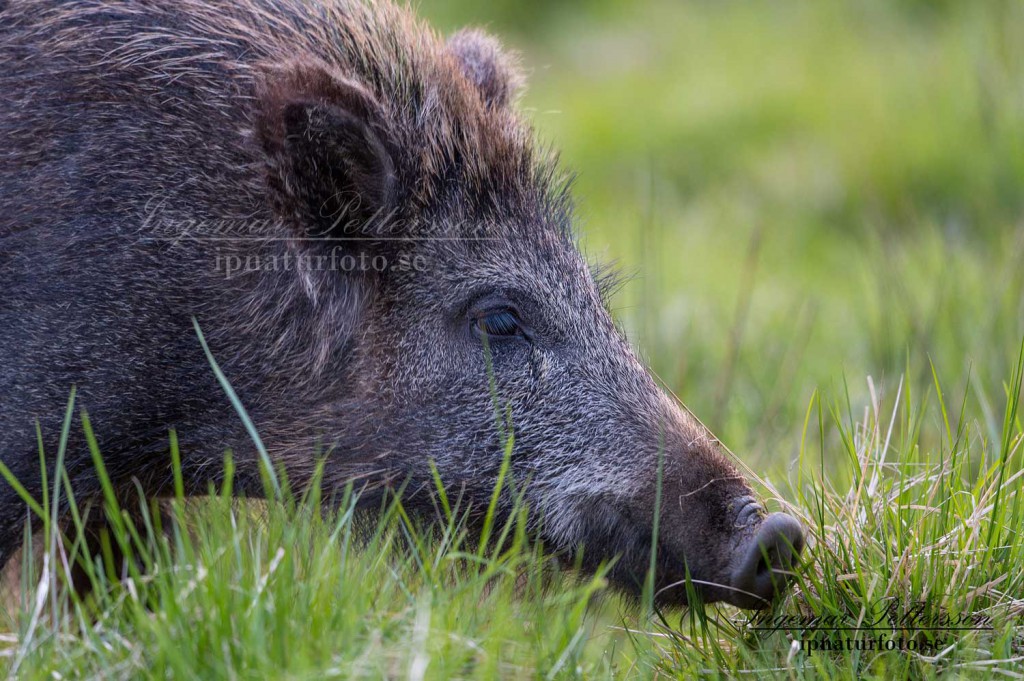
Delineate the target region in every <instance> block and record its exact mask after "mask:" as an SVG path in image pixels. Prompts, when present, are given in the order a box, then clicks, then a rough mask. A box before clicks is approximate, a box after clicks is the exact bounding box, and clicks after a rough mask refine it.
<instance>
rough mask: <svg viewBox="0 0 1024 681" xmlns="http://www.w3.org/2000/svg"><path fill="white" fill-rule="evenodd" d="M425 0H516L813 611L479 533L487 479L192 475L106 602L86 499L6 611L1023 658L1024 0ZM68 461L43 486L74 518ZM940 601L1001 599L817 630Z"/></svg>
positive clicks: (568, 127) (213, 657)
mask: <svg viewBox="0 0 1024 681" xmlns="http://www.w3.org/2000/svg"><path fill="white" fill-rule="evenodd" d="M421 10H422V13H423V14H424V15H426V16H429V17H431V18H433V19H434V20H435V21H436V22H437V23H438V24H439V25H441V26H443V27H445V28H446V29H448V28H453V27H455V26H458V25H461V24H464V23H483V24H488V25H490V26H491V28H492V29H493V30H495V31H496V32H498V33H500V34H502V35H503V36H504V37H505V38H506V43H510V44H512V45H513V46H515V47H518V48H519V49H521V50H522V51H523V53H524V60H525V63H526V66H527V67H528V69H529V70H530V72H531V76H530V83H531V85H530V89H529V91H528V92H527V94H526V95H525V98H524V101H523V105H524V106H525V107H527V108H528V109H529V110H530V111H531V112H532V116H533V118H534V120H535V123H536V126H537V128H538V131H539V133H540V135H541V136H542V138H544V139H545V140H548V141H550V142H552V143H553V144H554V145H555V146H556V147H559V148H561V149H562V150H563V158H564V159H565V161H566V163H567V164H568V165H569V166H571V167H573V168H574V169H576V170H578V171H580V176H579V179H578V180H577V183H576V191H577V197H578V199H579V202H580V204H581V206H580V213H581V224H580V228H581V236H582V239H583V244H584V246H585V248H586V250H587V252H588V253H589V254H590V255H591V256H592V257H594V258H596V259H612V260H617V261H618V262H619V263H620V264H621V265H622V266H623V267H624V268H625V269H626V271H627V272H636V273H637V276H636V277H634V278H633V279H632V280H630V281H629V282H627V284H626V285H625V286H624V287H623V289H622V290H621V292H620V293H619V294H618V296H617V298H616V299H615V310H616V314H617V316H618V317H619V319H620V320H621V322H622V323H623V325H624V326H625V328H626V329H627V331H628V333H629V335H630V338H631V339H632V340H633V341H634V342H635V344H636V345H637V346H638V348H640V349H641V351H642V352H643V353H644V356H645V358H646V359H647V361H648V362H649V363H650V364H651V366H652V367H653V368H654V370H655V371H656V372H657V374H658V375H659V376H660V377H661V378H662V379H663V380H664V381H665V383H666V385H668V386H669V388H671V389H672V390H673V391H675V392H676V393H677V394H678V395H679V396H680V397H681V398H682V399H683V400H684V401H685V402H686V403H687V404H688V406H689V407H690V408H691V409H692V410H693V411H694V412H695V413H696V414H697V415H698V416H700V417H701V418H702V420H704V421H705V422H706V423H707V424H708V425H709V426H710V427H711V428H712V429H713V430H714V431H715V432H716V433H717V434H718V435H719V436H720V437H721V439H722V440H723V441H724V443H725V444H727V445H728V446H729V447H730V448H731V449H732V450H733V451H734V452H736V455H737V458H738V460H740V461H742V462H744V464H745V465H746V466H747V467H748V472H749V473H750V475H751V477H752V478H755V479H757V480H759V487H760V491H761V492H762V494H763V495H764V496H765V497H766V498H767V499H768V500H769V505H770V506H772V507H773V508H774V509H786V510H788V511H789V512H790V513H793V514H796V515H798V516H799V517H800V518H801V519H802V520H803V521H804V523H805V526H806V527H807V528H808V529H809V530H810V534H811V541H810V545H809V546H808V549H807V551H806V565H805V566H804V568H803V570H802V571H801V575H800V578H799V580H798V583H797V584H796V587H795V589H794V591H793V593H792V594H791V595H790V596H789V597H788V598H787V599H785V600H784V601H783V602H782V603H780V604H779V606H778V608H777V609H776V610H775V611H773V612H772V613H771V616H772V617H773V618H776V619H775V620H774V621H779V620H778V619H777V618H785V617H789V618H796V620H799V622H801V623H802V624H803V626H802V627H801V626H800V625H797V626H795V627H791V628H787V629H783V630H779V631H767V630H764V629H761V630H755V629H754V628H753V627H752V626H751V625H750V624H749V623H748V616H747V615H745V614H741V613H739V612H738V611H735V610H732V609H730V608H726V607H708V608H706V609H692V610H689V611H685V612H663V613H659V612H651V611H649V610H645V609H644V608H642V607H638V606H635V605H630V604H628V603H626V602H624V601H623V600H622V599H621V598H620V597H619V596H617V595H616V594H614V593H612V592H610V591H609V590H608V589H607V588H606V586H605V585H604V583H603V581H602V580H601V578H600V576H598V577H596V578H578V577H576V576H574V575H572V574H571V571H566V570H563V569H561V568H559V567H558V566H557V565H556V564H555V562H554V559H552V558H550V557H545V555H544V554H543V552H542V551H541V548H540V547H537V546H536V545H534V544H533V543H532V542H530V541H529V536H528V534H526V533H525V532H524V530H523V527H522V524H521V522H520V521H519V520H518V516H515V517H514V520H513V521H512V522H511V523H510V524H509V525H507V526H506V525H504V524H502V523H498V524H497V525H496V526H495V527H494V529H493V535H492V536H494V537H501V536H502V533H503V532H504V533H506V534H505V536H504V539H503V540H502V541H500V542H493V543H491V544H490V545H485V546H483V547H482V548H481V546H480V543H479V541H478V538H475V537H473V536H472V535H470V534H468V533H466V532H465V522H464V520H465V519H464V518H463V517H462V516H461V515H460V513H459V512H458V510H453V511H452V513H451V514H450V518H449V519H448V520H445V521H444V522H442V523H441V526H440V527H436V528H432V529H431V528H426V527H424V526H423V525H422V524H421V522H420V521H419V520H414V519H409V518H407V517H406V516H404V515H403V513H402V510H401V507H400V505H397V504H394V503H392V504H391V505H390V506H388V507H387V508H385V509H383V511H382V513H381V516H380V518H381V519H380V520H372V519H370V518H367V517H364V516H362V515H360V514H357V513H351V512H350V502H351V497H346V499H345V500H343V501H342V503H341V504H340V505H339V506H338V510H337V511H336V512H329V513H320V512H318V511H317V507H318V503H319V502H318V499H316V498H308V499H292V500H287V498H286V500H285V501H284V502H282V503H277V504H268V505H265V506H258V507H255V508H254V507H249V506H242V505H240V504H238V503H237V502H234V503H233V502H231V501H230V500H229V499H227V498H225V497H221V496H219V495H215V496H214V497H213V498H211V499H210V500H207V501H205V502H203V503H199V504H194V503H190V504H189V505H188V507H187V509H186V510H187V522H186V524H187V526H188V527H189V531H188V532H186V533H181V532H178V531H177V530H172V533H171V535H170V536H169V537H168V538H160V535H159V533H158V532H156V531H155V528H152V527H148V526H147V524H146V523H145V522H142V523H141V524H138V526H137V527H136V528H135V530H136V531H135V535H137V537H136V536H135V535H133V534H132V533H131V532H130V530H129V527H128V526H126V527H125V528H124V533H123V535H122V537H121V538H122V539H123V540H126V541H127V538H129V537H131V545H130V546H128V545H126V546H125V548H130V549H131V550H132V552H133V553H135V554H136V555H138V556H139V561H138V562H139V564H140V565H141V567H142V569H140V570H139V571H138V572H137V573H134V574H131V575H129V578H128V579H126V580H112V579H110V575H108V574H107V570H106V568H105V567H104V566H103V565H101V564H97V565H96V568H95V569H94V571H93V572H94V574H93V577H92V579H93V580H94V581H95V586H94V589H93V595H92V596H90V597H88V598H86V599H84V600H82V599H80V598H79V597H77V596H76V595H74V594H71V593H68V592H67V591H66V590H61V589H57V588H55V587H56V586H57V583H58V582H59V581H60V576H61V574H63V572H64V570H65V568H64V565H65V557H67V558H68V560H69V561H70V560H71V557H72V556H74V554H75V552H76V550H78V549H76V544H75V532H74V530H73V528H72V531H70V532H69V533H68V534H69V537H68V538H67V539H66V540H62V541H57V540H56V535H51V536H50V537H47V538H46V539H47V541H45V542H44V545H45V548H48V549H49V550H48V551H43V552H42V553H44V554H46V555H47V556H48V558H47V557H40V558H39V560H35V561H31V560H26V561H25V564H24V566H23V568H22V569H23V572H24V575H23V578H22V580H21V585H22V594H21V598H22V600H23V607H21V608H20V609H17V611H16V612H13V613H12V614H11V626H10V630H11V631H12V633H11V634H10V635H8V636H7V637H6V638H4V639H2V640H0V646H2V652H3V655H4V656H5V657H4V658H3V660H4V662H3V664H6V665H7V670H8V671H10V670H12V669H14V667H15V666H16V667H17V672H18V674H19V675H21V676H24V677H26V678H57V677H55V676H54V673H56V674H59V675H60V676H61V677H63V678H68V677H90V678H91V677H96V676H104V677H115V678H116V677H121V678H133V677H138V676H147V675H151V676H159V677H167V676H174V677H176V678H177V677H182V678H189V677H193V678H252V679H262V678H279V677H285V678H326V677H330V676H340V677H345V678H348V677H353V676H365V677H371V678H375V677H381V676H387V677H414V678H415V677H419V676H420V675H421V674H422V675H424V676H425V677H426V678H459V677H465V678H493V677H494V676H496V675H501V676H507V677H513V678H566V677H577V676H580V677H586V678H633V677H639V678H645V677H647V678H655V677H658V678H691V677H693V676H694V675H695V674H702V675H710V676H715V675H722V676H754V675H756V676H770V675H778V676H782V677H809V678H817V677H829V678H831V677H836V678H851V679H852V678H863V677H869V676H878V677H889V678H901V677H904V676H912V677H933V676H942V675H949V676H963V675H966V676H990V675H997V676H1000V677H1001V678H1003V677H1010V678H1017V677H1022V676H1024V629H1022V624H1024V619H1022V618H1024V541H1022V540H1021V537H1020V531H1021V529H1020V528H1022V527H1024V473H1021V471H1022V470H1024V461H1022V457H1024V451H1022V448H1024V445H1022V441H1024V425H1022V421H1024V417H1022V416H1021V414H1020V413H1019V411H1018V410H1019V409H1020V393H1021V388H1020V383H1021V342H1022V339H1024V229H1022V227H1024V9H1022V5H1020V4H1019V3H1015V2H998V1H992V2H988V1H986V2H971V3H957V2H944V3H938V2H924V1H911V0H902V1H899V2H896V1H891V2H883V1H882V0H858V1H854V0H850V1H847V2H838V1H836V0H822V1H821V2H814V3H795V2H775V3H769V2H732V1H729V0H724V1H722V2H702V1H697V0H693V1H688V2H675V1H670V0H648V1H646V2H641V3H619V2H613V1H612V0H596V1H594V2H589V3H583V4H580V3H564V2H563V3H560V2H547V1H545V2H540V1H539V0H534V1H528V2H517V3H513V2H504V1H502V2H495V3H491V4H489V5H487V6H479V3H471V2H469V1H468V0H447V1H442V0H422V7H421ZM513 427H514V424H513ZM51 454H52V453H51ZM50 485H51V494H50V495H49V498H48V499H46V500H44V501H45V503H44V504H43V506H45V508H40V509H39V510H40V512H41V513H42V514H43V515H45V516H46V517H47V518H50V519H51V520H50V521H49V523H50V525H49V527H52V518H53V514H52V512H53V504H54V502H55V501H56V500H57V495H56V494H54V493H53V490H54V489H57V488H54V487H53V481H51V482H50ZM450 501H451V505H452V506H455V505H456V504H455V500H450ZM60 503H61V508H66V506H65V505H64V504H65V503H66V502H65V500H64V499H63V498H62V499H61V500H60ZM134 503H135V505H136V506H137V505H138V502H134ZM439 506H441V507H443V504H440V502H439ZM180 510H181V509H174V508H172V512H171V515H172V516H173V515H174V514H175V513H176V512H180ZM102 511H103V509H92V511H91V512H94V513H95V512H102ZM440 513H441V515H442V516H445V517H448V516H446V515H445V513H444V511H443V510H441V511H440ZM126 522H127V521H126ZM152 524H153V523H152V522H151V523H150V525H152ZM151 535H152V536H151ZM115 541H116V538H115ZM43 567H45V568H46V571H43V572H41V571H40V570H41V568H43ZM921 602H924V603H926V604H927V607H928V608H929V609H930V610H929V611H928V612H927V613H925V615H924V617H927V618H934V617H939V616H941V615H942V614H943V613H945V614H946V615H948V616H950V617H954V618H955V617H961V616H964V617H967V616H969V617H971V618H973V619H972V621H975V622H977V621H981V622H984V623H985V624H986V625H987V626H989V625H990V626H991V629H990V630H987V631H970V632H966V631H956V632H939V633H937V634H935V635H932V636H931V638H930V639H929V640H931V641H933V642H934V641H935V640H936V639H939V640H940V641H939V644H938V645H937V647H936V648H935V649H931V648H929V649H928V650H926V651H924V652H918V651H914V652H910V651H898V650H897V651H883V652H879V651H877V650H876V651H857V650H852V651H843V652H814V653H813V654H809V652H808V651H807V650H806V644H804V648H803V649H801V644H800V643H797V644H796V649H794V647H793V645H794V644H793V642H794V641H810V640H814V639H816V638H819V637H820V636H823V635H828V636H830V637H832V638H835V637H836V636H838V635H835V634H830V633H829V632H823V631H821V632H817V633H815V632H813V631H811V630H810V629H809V628H808V622H810V620H811V619H812V618H814V617H818V618H819V622H829V621H831V622H833V623H834V622H835V621H838V620H842V621H843V622H845V623H846V626H863V625H865V624H868V623H872V622H876V621H877V622H880V624H879V626H884V627H889V628H890V629H889V630H887V631H884V632H878V631H876V632H870V633H869V632H861V633H860V634H855V633H851V634H850V635H851V636H853V637H854V638H857V639H858V640H861V641H867V640H868V639H870V638H877V636H878V635H879V634H884V636H885V638H886V640H888V639H895V640H898V639H899V638H901V637H902V638H904V639H907V640H909V639H913V640H914V641H915V643H916V644H918V645H921V644H923V642H924V641H925V639H926V638H928V636H929V635H928V634H927V633H922V632H921V631H919V627H918V626H916V625H914V624H913V623H909V622H906V621H903V622H901V621H900V618H901V617H902V615H900V613H904V612H907V611H913V610H914V608H915V607H917V606H918V604H919V603H921ZM792 621H795V620H792ZM844 635H845V634H844Z"/></svg>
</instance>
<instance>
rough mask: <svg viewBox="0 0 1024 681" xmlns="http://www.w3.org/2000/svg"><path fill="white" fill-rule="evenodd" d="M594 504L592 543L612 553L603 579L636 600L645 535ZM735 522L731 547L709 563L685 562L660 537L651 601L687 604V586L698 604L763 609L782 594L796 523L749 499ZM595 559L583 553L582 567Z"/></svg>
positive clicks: (644, 564) (796, 546) (647, 546)
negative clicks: (598, 535)
mask: <svg viewBox="0 0 1024 681" xmlns="http://www.w3.org/2000/svg"><path fill="white" fill-rule="evenodd" d="M741 501H745V500H741ZM599 506H600V507H601V508H600V513H599V515H600V516H601V517H602V521H601V522H600V530H603V531H604V532H605V533H607V534H605V536H604V537H602V539H604V541H599V542H597V543H598V545H603V546H604V547H605V548H606V549H612V550H613V551H614V552H615V553H617V555H618V560H617V561H616V562H615V563H614V565H613V566H612V568H611V570H610V571H609V573H608V578H609V580H610V581H611V582H612V583H613V584H614V585H616V586H617V587H618V588H619V589H621V590H623V591H625V592H627V594H629V595H631V596H632V597H634V598H636V597H638V596H639V595H640V593H641V591H642V589H643V583H644V575H646V574H647V570H648V568H649V561H650V550H651V542H650V537H642V536H639V535H638V533H637V529H638V527H643V525H642V524H637V523H635V522H632V521H631V520H630V518H629V515H628V513H622V512H621V511H620V510H619V509H615V508H614V507H613V506H611V505H610V504H599ZM751 508H753V509H754V510H750V509H751ZM595 510H596V509H595ZM738 519H739V520H741V521H743V525H738V526H737V528H736V531H737V534H736V536H734V540H733V543H732V545H730V546H728V547H723V548H724V549H725V554H724V555H722V554H720V558H719V559H717V560H712V561H708V560H696V559H694V560H688V559H687V558H686V557H685V556H684V555H683V552H682V551H680V550H679V547H677V546H674V545H673V544H674V542H671V540H669V539H668V538H667V537H666V536H665V535H664V534H662V536H661V537H660V538H659V540H658V542H657V555H656V558H655V564H656V579H655V601H656V602H657V603H659V604H661V605H663V606H667V607H684V606H686V605H688V596H687V591H688V589H687V584H688V583H689V584H690V585H692V589H693V591H695V592H696V593H697V595H698V596H699V598H700V600H701V602H703V603H714V602H725V603H728V604H730V605H734V606H736V607H739V608H744V609H763V608H767V607H769V606H770V605H771V604H772V602H773V601H774V600H775V599H776V598H777V597H778V596H780V595H782V594H784V593H785V592H786V590H787V588H788V586H789V584H790V582H791V581H792V579H793V577H794V575H795V569H796V567H797V566H798V563H799V558H800V554H801V552H802V551H803V548H804V544H805V540H804V532H803V528H802V527H801V525H800V522H799V521H797V520H796V519H795V518H793V517H792V516H789V515H787V514H785V513H772V514H771V515H768V516H767V517H765V516H764V514H763V511H761V510H760V506H759V505H757V504H755V503H754V502H753V500H752V499H751V500H750V503H745V504H743V508H742V509H741V511H740V514H739V516H738ZM589 529H598V528H595V527H593V526H591V528H589ZM592 538H596V537H595V536H594V535H592ZM592 546H593V545H592ZM606 557H610V556H606ZM598 558H600V556H594V555H590V556H587V554H586V552H584V565H587V564H589V565H590V567H591V568H594V567H596V566H597V565H596V564H595V563H594V561H595V560H596V559H598ZM696 558H702V557H700V556H698V557H696ZM705 558H706V557H705ZM712 564H714V567H713V566H712Z"/></svg>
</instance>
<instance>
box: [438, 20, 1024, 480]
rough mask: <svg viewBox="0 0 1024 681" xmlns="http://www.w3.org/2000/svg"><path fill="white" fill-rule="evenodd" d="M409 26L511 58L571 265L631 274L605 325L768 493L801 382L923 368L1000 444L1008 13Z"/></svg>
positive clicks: (1014, 304)
mask: <svg viewBox="0 0 1024 681" xmlns="http://www.w3.org/2000/svg"><path fill="white" fill-rule="evenodd" d="M418 7H419V12H420V14H421V15H423V16H425V17H427V18H428V19H429V20H430V21H432V22H433V23H434V25H435V26H438V27H439V28H440V29H441V30H443V31H445V32H450V31H452V30H455V29H456V28H458V27H460V26H463V25H466V24H475V25H481V26H484V27H485V28H487V29H489V30H490V31H491V32H493V33H496V34H497V35H499V36H500V37H501V38H502V40H503V41H504V43H505V44H506V46H508V47H511V48H513V49H515V50H518V51H519V52H520V53H521V54H522V57H523V62H524V65H525V66H526V69H527V72H528V74H529V87H528V90H527V92H526V94H525V96H524V98H523V101H522V106H523V107H524V108H525V109H526V110H527V111H528V113H529V115H530V117H531V118H532V120H533V122H534V125H535V127H536V129H537V131H538V134H539V136H540V138H541V139H542V140H543V141H545V142H546V143H549V144H551V145H552V146H554V147H555V148H558V149H560V150H561V152H562V158H563V161H564V163H565V165H566V166H567V168H569V169H571V170H573V171H575V172H576V173H577V174H578V179H577V181H576V192H575V195H576V198H577V202H578V205H579V215H580V220H579V231H580V235H581V241H582V244H583V246H584V248H585V250H586V252H587V254H588V255H589V256H590V257H591V258H592V259H594V260H613V261H616V262H617V263H618V265H619V266H620V267H621V268H622V270H623V271H624V272H625V273H626V274H627V275H633V276H632V278H631V279H629V281H628V282H627V283H626V284H625V285H624V286H623V288H622V289H621V292H620V293H619V294H618V296H617V298H616V300H615V312H616V314H617V316H618V318H619V319H620V321H621V323H622V324H623V326H624V327H625V329H626V330H627V332H628V334H629V336H630V339H631V340H632V341H633V342H634V344H635V345H636V346H638V347H639V348H640V350H641V352H642V353H643V355H644V356H645V358H646V359H647V361H649V362H650V364H651V365H652V367H653V368H654V370H655V371H656V372H657V373H658V375H659V376H660V377H661V378H662V379H663V380H664V381H665V382H666V383H667V384H668V385H669V386H670V387H671V388H672V389H674V390H675V391H676V392H677V394H678V395H679V396H680V397H681V398H682V399H683V400H684V401H685V402H686V403H687V404H688V405H689V406H690V407H691V409H692V410H693V411H694V412H695V413H696V414H697V415H698V416H700V417H701V418H702V419H703V420H704V421H705V422H706V423H707V424H708V425H709V426H710V427H711V428H712V430H714V431H715V432H716V433H717V434H718V435H719V436H720V437H721V438H722V440H723V441H724V442H725V443H726V444H727V445H728V446H730V447H731V448H732V449H733V450H734V451H735V452H736V453H737V454H738V455H739V456H740V457H741V458H742V459H744V460H745V461H747V462H748V463H750V464H751V465H753V466H755V467H756V468H758V469H759V470H761V471H764V472H769V473H770V472H773V471H775V472H777V474H784V473H783V472H782V470H781V468H780V467H786V468H790V466H788V465H787V464H789V463H790V462H792V461H793V459H794V458H795V456H796V451H797V448H798V446H799V440H800V432H801V430H802V428H803V423H804V418H805V414H806V410H807V407H808V404H809V402H810V400H811V399H812V396H813V394H814V391H815V390H816V389H822V390H825V391H826V392H830V393H831V394H839V395H845V394H846V393H847V392H848V393H849V394H850V398H851V402H852V404H853V406H854V408H856V407H857V405H863V404H864V403H865V402H866V400H867V396H868V394H869V388H868V382H867V380H866V378H867V377H868V376H870V377H871V378H872V380H873V382H874V385H875V387H876V388H877V389H878V390H880V391H881V390H884V389H886V388H888V389H890V390H892V389H894V388H895V385H896V382H897V381H898V380H899V379H900V377H901V376H902V375H903V374H904V372H909V376H911V377H912V378H913V379H914V380H915V381H917V382H918V383H919V384H920V385H911V386H907V387H909V388H911V389H915V388H917V389H919V388H923V387H924V385H925V384H926V383H930V382H931V380H932V374H931V368H930V365H929V362H930V361H931V362H934V363H935V366H936V367H937V370H938V371H939V373H940V375H941V376H942V377H943V382H944V385H943V388H944V390H946V391H947V392H948V393H952V394H953V395H958V396H960V397H962V396H963V395H964V394H965V393H966V394H969V395H971V399H974V400H977V401H979V402H981V404H980V411H981V412H982V413H983V414H985V420H986V421H987V426H988V429H991V434H997V433H998V429H999V427H1000V424H999V418H998V417H999V416H1000V415H999V414H994V415H993V414H992V413H991V412H992V411H993V408H991V407H990V406H989V405H988V404H987V402H988V400H989V397H987V396H991V395H1001V394H1002V393H1003V381H1004V380H1005V377H1006V376H1008V375H1009V373H1010V366H1011V364H1012V362H1013V360H1014V359H1015V358H1016V356H1017V350H1018V349H1019V346H1020V342H1021V337H1022V335H1024V295H1022V292H1024V267H1022V265H1024V220H1022V208H1024V3H1021V2H1015V1H1008V2H987V1H982V0H978V1H973V0H972V1H970V2H968V1H963V2H954V1H950V2H927V1H926V0H902V1H897V0H884V1H883V0H878V1H873V0H863V1H862V0H851V1H849V2H835V1H832V0H815V1H814V2H789V1H777V2H762V1H752V2H733V1H730V0H725V1H711V0H706V1H700V0H690V1H681V0H643V1H639V2H624V1H614V0H592V1H590V2H569V1H567V0H560V1H551V0H526V1H522V0H520V1H514V0H499V1H497V2H490V3H477V2H470V1H469V0H422V2H421V3H419V5H418ZM918 392H919V393H920V392H922V390H918ZM891 394H892V393H891V392H890V395H891ZM957 399H959V398H957ZM957 403H958V402H957Z"/></svg>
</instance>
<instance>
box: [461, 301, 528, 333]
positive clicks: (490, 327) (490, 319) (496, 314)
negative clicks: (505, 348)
mask: <svg viewBox="0 0 1024 681" xmlns="http://www.w3.org/2000/svg"><path fill="white" fill-rule="evenodd" d="M522 330H523V329H522V325H521V324H520V322H519V317H518V316H517V315H516V313H515V312H514V311H512V310H510V309H509V308H507V307H502V308H497V309H492V310H484V311H482V312H480V313H479V314H477V315H475V316H474V317H473V331H474V332H476V334H477V335H480V336H484V335H485V336H489V337H491V338H511V337H514V336H519V335H521V334H522Z"/></svg>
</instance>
